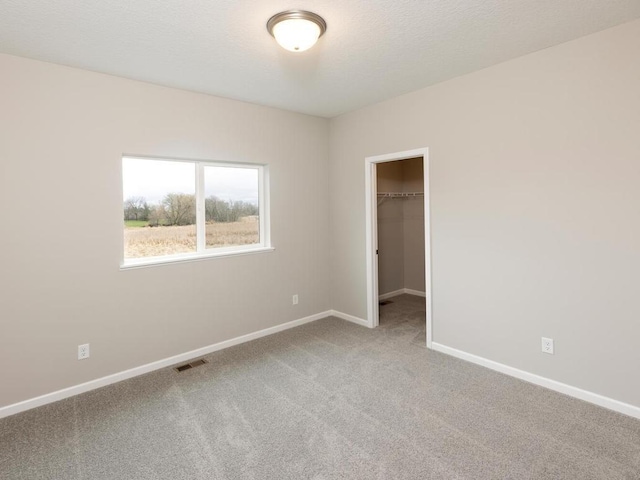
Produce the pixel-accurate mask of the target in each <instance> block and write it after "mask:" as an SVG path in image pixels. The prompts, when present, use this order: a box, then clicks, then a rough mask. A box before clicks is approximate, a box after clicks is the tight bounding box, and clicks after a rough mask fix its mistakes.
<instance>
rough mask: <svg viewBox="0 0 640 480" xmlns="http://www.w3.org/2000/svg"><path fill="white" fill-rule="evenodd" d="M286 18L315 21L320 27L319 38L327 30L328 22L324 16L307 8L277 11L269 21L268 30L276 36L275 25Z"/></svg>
mask: <svg viewBox="0 0 640 480" xmlns="http://www.w3.org/2000/svg"><path fill="white" fill-rule="evenodd" d="M285 20H308V21H309V22H313V23H315V24H316V25H318V28H320V35H318V38H320V37H322V35H324V32H326V31H327V22H325V21H324V18H322V17H321V16H320V15H318V14H317V13H313V12H308V11H306V10H287V11H286V12H280V13H276V14H275V15H274V16H273V17H271V18H270V19H269V21H268V22H267V30H268V31H269V33H270V34H271V36H272V37H273V38H275V35H274V34H273V27H275V26H276V25H277V24H278V23H280V22H284V21H285Z"/></svg>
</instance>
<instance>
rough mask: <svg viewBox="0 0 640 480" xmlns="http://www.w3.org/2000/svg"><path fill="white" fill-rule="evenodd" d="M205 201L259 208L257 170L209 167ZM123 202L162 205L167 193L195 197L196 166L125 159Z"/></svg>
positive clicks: (206, 168)
mask: <svg viewBox="0 0 640 480" xmlns="http://www.w3.org/2000/svg"><path fill="white" fill-rule="evenodd" d="M204 172H205V174H204V178H205V197H209V196H211V195H215V196H216V197H218V198H219V199H221V200H226V201H229V200H233V201H238V200H241V201H243V202H248V203H252V204H254V205H257V204H258V171H257V170H256V169H255V168H240V167H217V166H213V167H210V166H205V168H204ZM122 188H123V200H126V199H127V198H130V197H144V198H145V199H146V201H147V202H148V203H149V204H158V203H160V202H161V201H162V199H163V198H164V196H165V195H166V194H167V193H186V194H189V195H194V194H195V165H194V164H193V163H189V162H172V161H165V160H147V159H139V158H123V160H122Z"/></svg>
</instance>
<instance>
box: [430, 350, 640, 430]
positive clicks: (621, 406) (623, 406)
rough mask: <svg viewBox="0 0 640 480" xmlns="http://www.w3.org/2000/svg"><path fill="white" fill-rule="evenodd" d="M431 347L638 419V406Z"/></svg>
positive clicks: (505, 366) (490, 361)
mask: <svg viewBox="0 0 640 480" xmlns="http://www.w3.org/2000/svg"><path fill="white" fill-rule="evenodd" d="M431 348H432V349H433V350H435V351H437V352H441V353H445V354H447V355H451V356H453V357H457V358H460V359H462V360H466V361H468V362H471V363H475V364H477V365H481V366H483V367H487V368H490V369H491V370H495V371H497V372H500V373H504V374H506V375H510V376H512V377H516V378H519V379H520V380H524V381H526V382H529V383H533V384H535V385H539V386H541V387H545V388H548V389H550V390H555V391H556V392H560V393H564V394H565V395H569V396H570V397H574V398H579V399H580V400H584V401H585V402H589V403H593V404H595V405H599V406H601V407H604V408H608V409H609V410H614V411H616V412H619V413H623V414H625V415H629V416H630V417H634V418H638V419H640V407H636V406H635V405H631V404H629V403H624V402H620V401H618V400H614V399H612V398H609V397H605V396H603V395H600V394H598V393H593V392H589V391H587V390H582V389H580V388H577V387H573V386H571V385H567V384H565V383H561V382H557V381H555V380H551V379H549V378H546V377H541V376H539V375H536V374H533V373H529V372H525V371H524V370H519V369H517V368H514V367H509V366H508V365H504V364H502V363H498V362H494V361H493V360H488V359H486V358H483V357H478V356H477V355H473V354H471V353H467V352H463V351H462V350H457V349H455V348H451V347H447V346H446V345H442V344H439V343H436V342H433V343H432V344H431Z"/></svg>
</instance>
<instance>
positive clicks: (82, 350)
mask: <svg viewBox="0 0 640 480" xmlns="http://www.w3.org/2000/svg"><path fill="white" fill-rule="evenodd" d="M85 358H89V344H88V343H85V344H84V345H78V360H84V359H85Z"/></svg>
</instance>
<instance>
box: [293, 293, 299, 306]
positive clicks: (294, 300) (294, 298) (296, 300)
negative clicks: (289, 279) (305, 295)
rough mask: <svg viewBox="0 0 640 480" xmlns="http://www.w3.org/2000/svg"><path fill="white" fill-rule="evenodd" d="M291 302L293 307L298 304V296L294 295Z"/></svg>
mask: <svg viewBox="0 0 640 480" xmlns="http://www.w3.org/2000/svg"><path fill="white" fill-rule="evenodd" d="M291 301H292V302H293V304H294V305H297V304H298V294H297V293H296V294H295V295H294V296H293V298H292V299H291Z"/></svg>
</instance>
